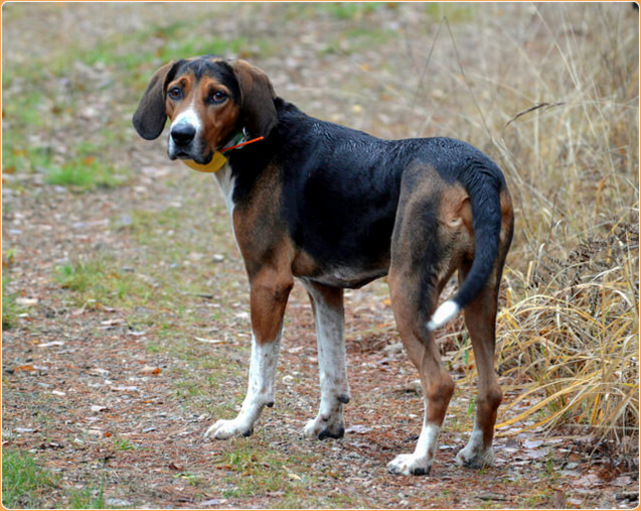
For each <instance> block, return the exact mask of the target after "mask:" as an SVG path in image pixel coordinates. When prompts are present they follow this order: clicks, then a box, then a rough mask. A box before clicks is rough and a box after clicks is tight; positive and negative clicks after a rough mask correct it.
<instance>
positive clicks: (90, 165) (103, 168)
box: [45, 157, 124, 191]
mask: <svg viewBox="0 0 641 511" xmlns="http://www.w3.org/2000/svg"><path fill="white" fill-rule="evenodd" d="M45 181H46V183H47V184H50V185H58V186H66V187H68V188H71V189H73V190H77V191H87V190H96V189H98V188H115V187H117V186H121V185H122V184H124V180H123V179H119V178H118V177H116V176H115V170H114V168H113V167H111V166H109V165H105V164H104V163H101V162H100V161H99V160H98V159H94V158H93V157H89V158H84V159H82V160H80V161H71V162H68V163H65V164H63V165H62V166H59V167H58V166H52V167H51V168H50V169H49V171H48V173H47V176H46V178H45Z"/></svg>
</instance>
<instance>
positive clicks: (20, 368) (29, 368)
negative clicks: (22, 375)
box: [14, 364, 36, 372]
mask: <svg viewBox="0 0 641 511" xmlns="http://www.w3.org/2000/svg"><path fill="white" fill-rule="evenodd" d="M35 370H36V368H35V367H34V366H32V365H30V364H27V365H23V366H18V367H16V368H15V369H14V371H26V372H30V371H35Z"/></svg>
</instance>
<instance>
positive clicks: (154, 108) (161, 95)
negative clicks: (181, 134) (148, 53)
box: [132, 61, 177, 140]
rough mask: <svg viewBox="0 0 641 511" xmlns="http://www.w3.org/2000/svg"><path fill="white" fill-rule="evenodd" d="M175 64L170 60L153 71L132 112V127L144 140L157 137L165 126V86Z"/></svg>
mask: <svg viewBox="0 0 641 511" xmlns="http://www.w3.org/2000/svg"><path fill="white" fill-rule="evenodd" d="M176 64H177V63H174V62H173V61H172V62H170V63H169V64H165V65H164V66H162V67H161V68H160V69H159V70H158V71H156V72H155V73H154V76H152V77H151V81H150V82H149V85H147V90H146V91H145V93H144V94H143V95H142V98H141V99H140V103H139V104H138V109H137V110H136V113H134V117H133V119H132V121H133V124H134V128H136V131H137V132H138V134H139V135H140V136H141V137H142V138H144V139H145V140H153V139H155V138H158V137H159V136H160V134H161V133H162V130H163V128H164V127H165V121H166V120H167V112H166V111H165V88H166V85H167V83H168V82H169V81H170V79H171V77H172V76H173V74H174V72H175V68H176Z"/></svg>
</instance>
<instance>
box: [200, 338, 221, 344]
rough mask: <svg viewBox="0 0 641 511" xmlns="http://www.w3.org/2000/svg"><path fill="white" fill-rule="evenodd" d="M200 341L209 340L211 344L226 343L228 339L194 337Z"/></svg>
mask: <svg viewBox="0 0 641 511" xmlns="http://www.w3.org/2000/svg"><path fill="white" fill-rule="evenodd" d="M194 339H196V340H197V341H199V342H207V343H209V344H225V343H226V342H227V341H225V340H223V339H205V338H203V337H194Z"/></svg>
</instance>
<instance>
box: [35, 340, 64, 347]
mask: <svg viewBox="0 0 641 511" xmlns="http://www.w3.org/2000/svg"><path fill="white" fill-rule="evenodd" d="M64 345H65V342H64V341H51V342H43V343H41V344H37V345H36V346H38V348H50V347H51V346H64Z"/></svg>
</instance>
